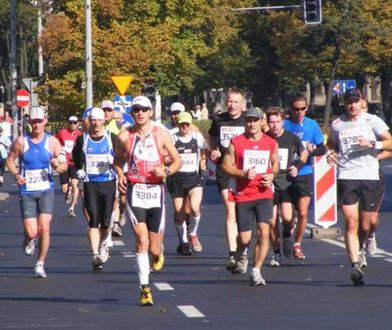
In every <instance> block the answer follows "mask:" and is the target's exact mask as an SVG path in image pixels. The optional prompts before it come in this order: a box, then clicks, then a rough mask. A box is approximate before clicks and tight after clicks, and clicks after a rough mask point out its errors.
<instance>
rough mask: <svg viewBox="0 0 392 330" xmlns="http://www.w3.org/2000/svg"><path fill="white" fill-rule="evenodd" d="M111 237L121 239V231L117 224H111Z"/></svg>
mask: <svg viewBox="0 0 392 330" xmlns="http://www.w3.org/2000/svg"><path fill="white" fill-rule="evenodd" d="M112 236H114V237H121V236H122V230H121V227H120V224H119V223H118V222H115V223H114V224H113V228H112Z"/></svg>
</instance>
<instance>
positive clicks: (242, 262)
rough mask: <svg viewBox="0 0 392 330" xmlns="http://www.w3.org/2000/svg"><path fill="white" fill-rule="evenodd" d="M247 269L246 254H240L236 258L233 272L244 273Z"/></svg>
mask: <svg viewBox="0 0 392 330" xmlns="http://www.w3.org/2000/svg"><path fill="white" fill-rule="evenodd" d="M247 270H248V256H247V255H246V254H243V255H241V256H240V257H239V258H238V259H237V267H236V269H235V270H234V271H233V273H239V274H244V273H246V271H247Z"/></svg>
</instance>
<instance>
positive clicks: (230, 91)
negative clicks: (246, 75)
mask: <svg viewBox="0 0 392 330" xmlns="http://www.w3.org/2000/svg"><path fill="white" fill-rule="evenodd" d="M231 94H240V95H241V96H242V99H243V101H244V104H243V106H244V109H245V107H246V97H245V95H246V93H245V91H244V90H243V89H240V88H236V87H233V88H229V89H228V90H227V96H226V101H227V99H228V98H229V95H231Z"/></svg>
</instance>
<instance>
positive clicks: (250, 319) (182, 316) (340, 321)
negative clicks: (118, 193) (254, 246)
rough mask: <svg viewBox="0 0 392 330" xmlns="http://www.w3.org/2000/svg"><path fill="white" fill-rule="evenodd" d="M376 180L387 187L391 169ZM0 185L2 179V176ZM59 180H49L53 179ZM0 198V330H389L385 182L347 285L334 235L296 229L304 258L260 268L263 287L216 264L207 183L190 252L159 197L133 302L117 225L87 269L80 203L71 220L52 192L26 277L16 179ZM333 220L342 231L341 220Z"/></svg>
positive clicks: (127, 239) (221, 243)
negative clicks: (372, 243)
mask: <svg viewBox="0 0 392 330" xmlns="http://www.w3.org/2000/svg"><path fill="white" fill-rule="evenodd" d="M390 166H391V165H388V164H386V165H385V169H386V173H387V175H386V179H387V183H389V185H391V184H392V182H391V181H392V176H391V174H392V173H388V172H389V171H390V169H391V168H392V166H391V167H390ZM6 182H9V183H11V182H12V180H11V178H10V177H7V176H6ZM58 187H59V185H58ZM1 189H2V191H3V192H8V193H10V197H9V198H8V199H7V200H5V201H0V221H1V230H0V329H71V328H72V329H97V330H98V329H150V330H151V329H184V330H185V329H214V330H215V329H222V330H223V329H233V330H234V329H238V330H240V329H302V330H303V329H363V328H365V329H366V328H368V329H388V330H389V329H392V315H391V314H389V312H390V308H391V306H392V278H391V276H390V274H391V266H392V264H391V262H392V235H391V233H392V224H391V221H390V218H391V212H392V204H391V201H392V188H389V187H388V188H387V196H386V199H385V202H384V206H383V210H382V213H381V226H380V228H379V231H378V233H377V240H378V245H379V248H380V249H379V251H378V254H377V255H376V256H375V257H371V258H370V257H369V258H368V268H367V269H366V271H365V274H366V284H365V286H362V287H354V286H353V285H352V284H351V281H350V265H349V263H348V259H347V257H346V253H345V249H344V245H343V242H342V240H341V239H337V240H317V239H311V238H310V237H309V236H308V235H307V236H306V238H305V240H304V243H303V248H304V252H305V253H306V256H307V259H306V260H304V261H297V260H293V259H285V260H284V261H283V264H282V266H281V267H279V268H271V267H269V259H268V260H267V262H266V264H265V265H264V267H263V269H262V275H263V277H264V278H265V279H266V281H267V286H265V287H252V286H250V285H249V280H248V275H247V274H241V275H232V274H230V273H228V272H227V271H226V270H225V268H224V262H225V260H226V254H227V252H226V243H225V239H224V235H223V232H224V231H223V230H224V226H223V206H222V204H221V201H220V198H219V196H218V194H217V192H216V188H215V186H210V185H208V186H206V189H205V196H204V202H203V211H202V212H203V213H202V222H201V225H200V240H201V242H202V244H203V247H204V250H203V252H202V253H200V254H197V255H196V254H194V255H193V256H180V255H178V254H177V253H176V251H175V250H176V246H177V237H176V234H175V231H174V228H173V224H172V220H171V219H172V211H171V206H170V203H167V204H168V220H167V231H166V236H165V256H166V262H165V266H164V269H163V270H162V272H160V273H152V274H151V277H150V279H151V283H152V290H153V296H154V301H155V304H154V306H152V307H140V306H139V292H140V291H139V287H138V279H137V275H136V267H135V258H134V239H133V236H132V233H131V231H130V226H129V224H127V225H126V226H125V227H124V228H123V231H124V236H123V238H122V239H121V240H116V241H115V247H114V248H113V249H112V255H111V257H110V259H109V261H108V262H107V264H105V266H104V269H103V271H102V272H98V273H97V272H93V271H92V269H91V256H90V254H89V250H88V244H87V236H86V229H87V225H86V222H85V221H84V219H83V217H82V212H81V210H80V208H79V207H78V209H77V210H76V213H77V218H68V217H67V212H66V210H67V208H66V205H65V204H64V198H63V196H62V194H61V193H60V191H59V190H57V191H56V199H55V204H56V205H55V210H56V211H55V216H54V220H53V224H52V245H51V249H50V251H49V256H48V259H47V262H46V265H45V268H46V271H47V274H48V278H47V279H34V278H33V267H34V264H35V257H28V256H25V255H24V254H23V252H22V248H21V245H22V226H21V220H20V211H19V203H18V197H17V194H16V186H15V185H13V184H9V185H7V186H6V187H3V188H1ZM338 227H340V228H343V225H342V223H341V220H340V221H339V223H338Z"/></svg>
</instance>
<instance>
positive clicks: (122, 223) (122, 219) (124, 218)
mask: <svg viewBox="0 0 392 330" xmlns="http://www.w3.org/2000/svg"><path fill="white" fill-rule="evenodd" d="M119 223H120V226H121V227H124V226H125V224H126V223H127V216H126V215H125V212H123V213H121V214H120V222H119Z"/></svg>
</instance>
